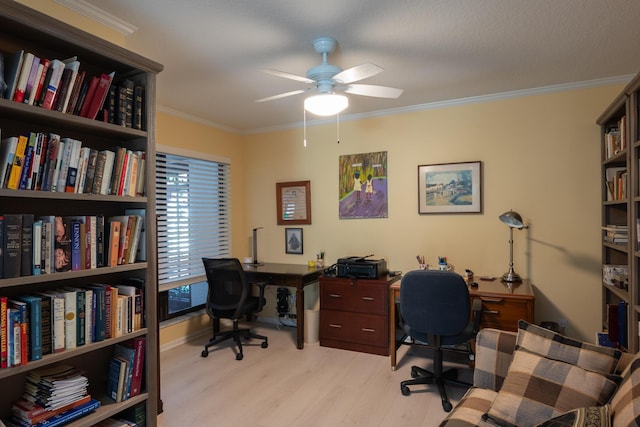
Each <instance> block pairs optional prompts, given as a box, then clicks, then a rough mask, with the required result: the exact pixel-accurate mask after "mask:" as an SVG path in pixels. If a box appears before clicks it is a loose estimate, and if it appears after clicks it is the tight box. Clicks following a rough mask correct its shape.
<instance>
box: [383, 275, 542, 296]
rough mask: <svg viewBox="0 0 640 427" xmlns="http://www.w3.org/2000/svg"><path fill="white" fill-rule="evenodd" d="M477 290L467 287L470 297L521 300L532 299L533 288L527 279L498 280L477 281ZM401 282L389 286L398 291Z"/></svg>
mask: <svg viewBox="0 0 640 427" xmlns="http://www.w3.org/2000/svg"><path fill="white" fill-rule="evenodd" d="M476 283H478V287H477V288H472V287H469V295H471V296H490V295H505V294H507V295H513V296H519V297H521V298H534V293H533V287H532V286H531V281H530V280H528V279H525V280H523V281H522V282H517V283H511V284H509V283H506V282H503V281H501V280H499V279H496V280H493V281H486V280H477V281H476ZM400 286H401V281H398V282H396V283H394V284H393V285H391V287H392V288H394V289H400Z"/></svg>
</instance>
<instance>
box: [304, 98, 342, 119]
mask: <svg viewBox="0 0 640 427" xmlns="http://www.w3.org/2000/svg"><path fill="white" fill-rule="evenodd" d="M348 106H349V98H347V97H346V96H344V95H338V94H335V93H321V94H319V95H313V96H310V97H308V98H307V99H305V100H304V109H305V110H307V111H308V112H310V113H312V114H315V115H317V116H333V115H334V114H338V113H340V112H342V111H343V110H344V109H345V108H347V107H348Z"/></svg>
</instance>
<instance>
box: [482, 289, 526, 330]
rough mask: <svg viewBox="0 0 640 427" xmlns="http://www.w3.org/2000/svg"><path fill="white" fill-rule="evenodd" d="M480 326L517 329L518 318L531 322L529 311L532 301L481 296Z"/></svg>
mask: <svg viewBox="0 0 640 427" xmlns="http://www.w3.org/2000/svg"><path fill="white" fill-rule="evenodd" d="M480 300H481V301H482V317H481V318H480V326H481V327H482V328H496V329H504V330H507V331H517V330H518V320H520V319H524V320H527V321H528V322H533V319H532V318H531V316H530V313H532V312H533V307H532V304H533V301H529V300H522V299H509V298H500V297H481V298H480Z"/></svg>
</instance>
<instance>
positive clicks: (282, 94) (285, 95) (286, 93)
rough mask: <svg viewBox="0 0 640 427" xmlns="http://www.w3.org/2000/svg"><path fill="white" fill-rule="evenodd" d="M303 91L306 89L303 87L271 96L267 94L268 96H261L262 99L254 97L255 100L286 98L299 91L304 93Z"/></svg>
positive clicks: (264, 100)
mask: <svg viewBox="0 0 640 427" xmlns="http://www.w3.org/2000/svg"><path fill="white" fill-rule="evenodd" d="M305 92H306V90H304V89H298V90H292V91H291V92H285V93H281V94H279V95H273V96H268V97H266V98H262V99H256V102H266V101H273V100H274V99H280V98H286V97H287V96H292V95H298V94H300V93H305Z"/></svg>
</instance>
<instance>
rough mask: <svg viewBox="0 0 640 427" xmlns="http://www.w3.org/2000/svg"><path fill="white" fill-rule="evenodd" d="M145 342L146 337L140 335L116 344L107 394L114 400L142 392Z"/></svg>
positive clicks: (110, 367)
mask: <svg viewBox="0 0 640 427" xmlns="http://www.w3.org/2000/svg"><path fill="white" fill-rule="evenodd" d="M145 343H146V341H145V338H144V337H138V338H134V339H133V340H129V341H126V342H124V343H122V344H116V345H115V347H114V351H113V357H112V358H111V360H110V362H109V377H108V380H107V395H108V396H109V397H110V398H111V399H113V400H114V401H116V402H122V401H123V400H127V399H129V398H131V397H134V396H137V395H139V394H140V390H141V387H142V372H143V370H144V352H145V345H146V344H145Z"/></svg>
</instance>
